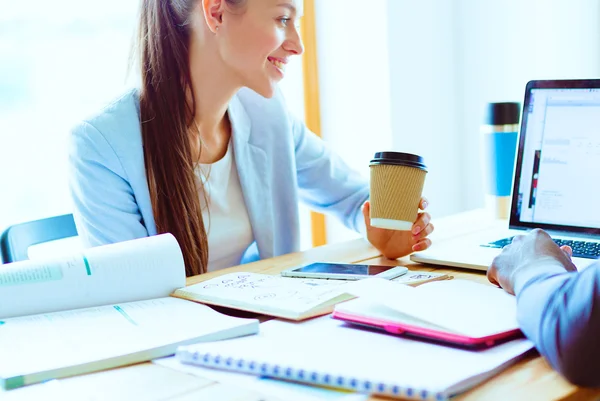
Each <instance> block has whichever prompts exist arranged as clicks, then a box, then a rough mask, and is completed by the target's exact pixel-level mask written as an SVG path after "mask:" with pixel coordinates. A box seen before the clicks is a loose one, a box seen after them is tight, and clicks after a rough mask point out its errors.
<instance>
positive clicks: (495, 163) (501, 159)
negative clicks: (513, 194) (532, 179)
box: [484, 132, 517, 196]
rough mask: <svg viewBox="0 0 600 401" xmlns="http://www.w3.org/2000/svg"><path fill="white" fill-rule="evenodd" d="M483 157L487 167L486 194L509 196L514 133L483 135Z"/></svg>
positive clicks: (513, 155) (515, 146)
mask: <svg viewBox="0 0 600 401" xmlns="http://www.w3.org/2000/svg"><path fill="white" fill-rule="evenodd" d="M484 137H485V138H484V157H485V161H484V163H486V166H487V169H486V170H487V171H486V174H487V177H486V178H487V179H486V192H487V193H488V194H489V195H495V196H510V191H511V189H512V178H513V170H514V166H515V153H516V150H517V133H516V132H492V133H488V134H485V135H484Z"/></svg>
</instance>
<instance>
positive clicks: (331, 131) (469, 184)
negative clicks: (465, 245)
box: [317, 0, 600, 241]
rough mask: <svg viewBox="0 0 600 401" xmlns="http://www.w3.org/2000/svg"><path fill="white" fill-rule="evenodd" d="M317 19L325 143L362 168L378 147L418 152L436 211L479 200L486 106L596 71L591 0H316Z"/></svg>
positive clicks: (599, 17)
mask: <svg viewBox="0 0 600 401" xmlns="http://www.w3.org/2000/svg"><path fill="white" fill-rule="evenodd" d="M317 25H318V38H319V43H318V45H319V63H320V64H319V68H320V74H321V80H320V81H321V108H322V120H323V121H322V124H323V135H324V137H325V139H326V140H328V141H330V142H332V143H333V145H334V146H335V148H336V150H337V151H338V152H339V153H340V154H341V155H342V156H343V157H344V158H345V159H346V160H347V161H348V162H349V163H350V164H351V165H352V166H353V167H356V168H359V169H361V170H362V171H365V172H366V173H368V171H367V169H366V166H367V164H368V159H369V158H370V156H372V153H373V152H374V151H376V150H382V149H392V150H396V151H406V152H413V153H418V154H421V155H423V156H424V157H425V158H426V163H427V165H428V167H429V174H428V176H427V181H426V186H425V195H426V196H427V197H428V198H429V199H430V201H431V206H430V209H429V211H430V212H431V213H432V215H433V217H434V219H435V217H442V216H444V215H448V214H451V213H456V212H459V211H462V210H469V209H473V208H477V207H482V206H483V204H484V193H483V190H482V187H481V180H482V177H481V174H480V157H479V145H480V143H479V127H480V125H481V123H482V119H483V114H484V107H485V105H486V104H487V103H488V102H496V101H518V102H522V101H523V94H524V88H525V84H526V82H527V81H529V80H531V79H544V78H597V77H599V76H600V2H598V1H597V0H571V1H568V0H484V1H482V0H453V1H435V2H434V1H420V2H418V1H414V0H377V1H369V2H364V1H358V0H317ZM328 224H329V221H328ZM330 225H331V224H330ZM328 234H329V240H330V241H338V240H343V239H345V238H347V237H348V236H349V235H350V234H347V233H345V232H343V231H341V230H338V226H333V227H331V228H330V229H329V233H328Z"/></svg>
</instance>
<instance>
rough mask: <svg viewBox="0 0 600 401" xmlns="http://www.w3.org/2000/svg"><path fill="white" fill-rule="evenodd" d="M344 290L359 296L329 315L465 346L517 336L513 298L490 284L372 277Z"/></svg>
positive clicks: (518, 334)
mask: <svg viewBox="0 0 600 401" xmlns="http://www.w3.org/2000/svg"><path fill="white" fill-rule="evenodd" d="M347 291H349V292H350V293H352V294H354V295H356V296H359V297H360V298H358V299H356V300H353V301H349V302H346V303H344V304H340V305H337V306H336V307H335V311H334V313H333V317H334V318H336V319H340V320H343V321H346V322H349V323H355V324H362V325H366V326H371V327H375V328H379V329H382V330H385V331H387V332H389V333H393V334H401V335H407V336H413V337H417V338H425V339H430V340H435V341H440V342H444V343H449V344H452V345H457V346H464V347H489V346H492V345H495V344H498V343H500V342H503V341H507V340H510V339H513V338H517V337H521V336H522V333H521V331H520V330H519V325H518V322H517V308H516V299H515V297H514V296H512V295H510V294H507V293H506V292H505V291H503V290H502V289H499V288H496V287H494V286H491V285H484V284H479V283H475V282H472V281H466V280H450V281H437V282H433V283H427V284H423V285H421V286H419V287H417V288H412V287H408V286H405V285H399V284H398V283H394V282H390V281H387V280H381V279H376V278H374V279H368V280H363V281H361V282H356V283H352V284H351V285H350V286H349V287H348V288H347Z"/></svg>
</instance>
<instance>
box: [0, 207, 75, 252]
mask: <svg viewBox="0 0 600 401" xmlns="http://www.w3.org/2000/svg"><path fill="white" fill-rule="evenodd" d="M76 236H77V228H76V227H75V220H73V215H72V214H64V215H62V216H55V217H49V218H46V219H41V220H35V221H29V222H26V223H20V224H15V225H12V226H10V227H8V228H7V229H6V230H4V232H3V233H2V235H0V256H1V257H2V262H3V263H12V262H20V261H22V260H27V259H29V256H28V254H27V250H28V249H29V247H30V246H33V245H37V244H41V243H44V242H50V241H55V240H59V239H62V238H68V237H76Z"/></svg>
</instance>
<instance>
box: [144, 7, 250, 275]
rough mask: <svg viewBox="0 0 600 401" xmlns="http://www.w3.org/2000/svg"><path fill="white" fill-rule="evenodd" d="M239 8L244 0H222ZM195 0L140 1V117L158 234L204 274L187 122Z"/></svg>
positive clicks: (191, 108) (190, 269)
mask: <svg viewBox="0 0 600 401" xmlns="http://www.w3.org/2000/svg"><path fill="white" fill-rule="evenodd" d="M226 2H227V4H228V5H229V6H233V7H238V6H240V5H241V3H242V2H243V0H226ZM197 4H198V0H142V1H141V9H140V22H139V30H138V51H139V57H140V60H139V62H140V67H141V92H140V118H141V130H142V140H143V144H144V160H145V166H146V177H147V180H148V189H149V191H150V199H151V201H152V210H153V213H154V221H155V224H156V231H157V233H159V234H160V233H167V232H169V233H171V234H173V235H174V236H175V238H176V239H177V241H178V242H179V245H180V246H181V250H182V252H183V259H184V261H185V271H186V274H187V276H192V275H196V274H200V273H205V272H206V269H207V265H208V239H207V233H206V229H205V227H204V222H203V219H202V210H201V204H200V197H199V192H198V190H199V189H200V188H198V186H199V185H202V184H201V183H200V182H198V181H197V179H196V176H195V173H194V168H195V164H196V162H197V160H194V159H193V149H192V144H191V141H190V132H191V131H190V127H191V126H192V124H193V121H194V114H195V110H196V100H195V98H194V94H193V91H192V79H191V74H190V66H189V61H190V60H189V45H190V34H191V29H190V25H189V23H190V17H191V15H192V12H193V11H194V9H195V8H196V6H197Z"/></svg>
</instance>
